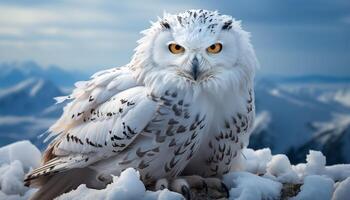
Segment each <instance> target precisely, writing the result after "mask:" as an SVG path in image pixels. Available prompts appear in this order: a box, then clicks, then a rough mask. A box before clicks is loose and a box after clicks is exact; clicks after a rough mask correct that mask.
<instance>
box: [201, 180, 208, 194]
mask: <svg viewBox="0 0 350 200" xmlns="http://www.w3.org/2000/svg"><path fill="white" fill-rule="evenodd" d="M202 184H203V188H204V190H205V193H206V194H208V184H207V183H206V182H205V180H203V181H202Z"/></svg>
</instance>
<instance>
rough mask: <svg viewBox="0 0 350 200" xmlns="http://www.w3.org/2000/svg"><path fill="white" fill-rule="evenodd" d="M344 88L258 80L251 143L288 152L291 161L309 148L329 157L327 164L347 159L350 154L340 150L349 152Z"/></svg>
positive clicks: (348, 110)
mask: <svg viewBox="0 0 350 200" xmlns="http://www.w3.org/2000/svg"><path fill="white" fill-rule="evenodd" d="M344 91H350V87H349V86H348V84H343V83H342V84H339V83H338V82H336V83H329V82H327V83H318V84H316V83H312V84H311V83H305V82H302V83H295V82H294V83H293V84H290V83H288V84H285V83H281V82H277V83H276V81H271V79H270V80H267V79H260V80H259V81H257V83H256V107H257V120H256V124H255V127H256V128H255V131H254V133H253V134H252V137H251V140H250V146H251V147H253V148H261V147H270V148H271V149H272V152H273V153H287V154H288V155H289V157H290V159H291V161H292V162H294V163H296V162H300V161H301V160H303V159H304V158H305V155H306V154H307V152H308V150H309V149H316V150H322V151H324V152H323V153H324V154H325V155H327V157H329V158H332V159H328V161H327V162H329V163H330V164H334V163H339V162H349V161H350V155H349V154H348V153H340V152H346V151H348V152H349V149H347V148H348V147H347V146H348V145H349V144H350V131H349V125H350V123H347V122H350V107H348V106H346V105H347V103H350V102H349V101H348V99H347V95H346V94H347V93H346V92H344ZM340 92H341V94H342V95H339V93H340ZM343 94H345V95H343ZM325 95H326V96H327V99H326V98H324V96H325ZM321 97H323V98H321ZM346 144H347V145H346ZM335 149H336V150H335Z"/></svg>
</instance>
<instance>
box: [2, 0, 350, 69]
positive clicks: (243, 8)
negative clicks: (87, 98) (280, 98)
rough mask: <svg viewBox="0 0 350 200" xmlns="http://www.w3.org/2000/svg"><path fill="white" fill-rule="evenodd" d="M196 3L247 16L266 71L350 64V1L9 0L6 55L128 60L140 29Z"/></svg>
mask: <svg viewBox="0 0 350 200" xmlns="http://www.w3.org/2000/svg"><path fill="white" fill-rule="evenodd" d="M193 8H203V9H210V10H219V11H220V12H221V13H223V14H229V15H232V16H234V17H236V18H237V19H240V20H243V27H244V28H245V29H246V30H248V31H250V32H252V35H253V37H252V39H253V44H254V46H255V47H256V49H257V54H258V57H259V58H260V62H261V65H262V70H264V71H266V72H276V71H277V72H282V73H283V72H285V71H288V73H291V72H292V71H293V70H294V71H298V73H299V71H300V70H299V69H300V67H299V68H298V67H296V66H295V65H298V66H302V67H304V68H308V69H310V70H309V71H317V72H319V71H321V72H322V69H324V70H323V71H324V72H325V71H326V70H328V68H327V67H325V66H326V65H329V63H333V65H332V66H334V65H336V66H338V65H339V66H340V65H342V66H347V65H348V64H349V59H348V58H347V57H348V56H347V54H348V53H349V51H350V50H349V47H348V46H346V42H344V41H348V39H347V38H348V36H347V33H350V30H349V29H350V26H348V24H349V23H350V20H349V17H348V16H349V12H348V10H349V9H350V3H348V0H334V1H326V0H309V1H307V2H306V1H303V0H286V1H280V0H271V1H259V0H249V1H247V0H236V1H231V0H222V1H220V2H214V1H205V0H204V1H203V0H191V1H188V0H178V1H165V0H153V1H152V2H149V1H101V0H62V1H44V0H35V1H34V0H25V1H22V0H3V1H1V3H0V62H1V61H11V60H27V59H35V60H36V61H37V62H39V63H40V64H44V65H49V64H57V65H60V66H62V67H64V68H73V67H74V68H79V69H84V70H86V69H89V70H92V69H93V70H96V69H101V68H103V67H105V66H112V65H122V64H125V63H127V62H128V61H129V60H130V56H131V55H132V52H133V49H134V48H135V46H136V40H137V39H138V38H139V37H140V34H139V32H140V31H141V30H143V29H145V28H148V27H149V26H150V24H149V21H154V20H156V19H157V16H162V15H163V12H164V11H167V12H170V13H176V12H180V11H184V10H187V9H193ZM325 52H332V53H329V54H327V55H326V54H325ZM325 55H326V56H325ZM276 57H278V58H280V59H274V58H276ZM310 58H313V59H310ZM310 60H311V61H310ZM320 61H322V62H320ZM306 65H307V66H306ZM276 66H283V67H284V68H278V67H276ZM276 69H277V70H276ZM296 69H298V70H296ZM334 71H336V70H334ZM343 71H344V70H343Z"/></svg>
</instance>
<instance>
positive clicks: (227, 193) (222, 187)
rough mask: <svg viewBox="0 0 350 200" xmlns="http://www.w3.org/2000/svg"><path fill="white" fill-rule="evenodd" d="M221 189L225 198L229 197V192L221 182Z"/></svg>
mask: <svg viewBox="0 0 350 200" xmlns="http://www.w3.org/2000/svg"><path fill="white" fill-rule="evenodd" d="M221 189H222V190H223V192H224V193H225V194H226V196H225V197H226V198H228V197H229V196H230V190H229V189H228V188H227V186H226V185H225V184H224V183H223V182H221Z"/></svg>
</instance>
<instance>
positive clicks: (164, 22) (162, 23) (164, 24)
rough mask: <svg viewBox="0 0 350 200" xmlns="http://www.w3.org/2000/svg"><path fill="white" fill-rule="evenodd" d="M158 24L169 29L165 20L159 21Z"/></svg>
mask: <svg viewBox="0 0 350 200" xmlns="http://www.w3.org/2000/svg"><path fill="white" fill-rule="evenodd" d="M160 25H161V26H162V27H163V28H164V29H170V25H169V23H168V22H167V21H166V20H163V21H161V22H160Z"/></svg>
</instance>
